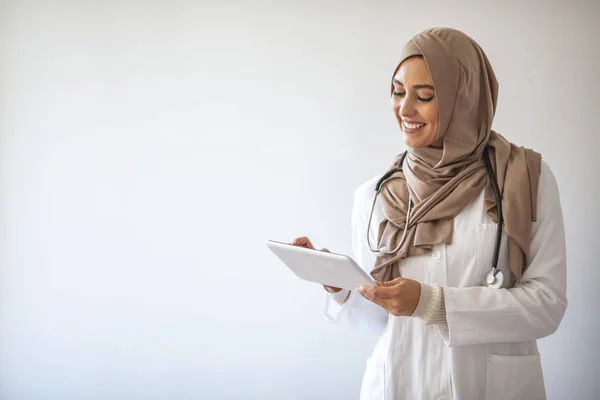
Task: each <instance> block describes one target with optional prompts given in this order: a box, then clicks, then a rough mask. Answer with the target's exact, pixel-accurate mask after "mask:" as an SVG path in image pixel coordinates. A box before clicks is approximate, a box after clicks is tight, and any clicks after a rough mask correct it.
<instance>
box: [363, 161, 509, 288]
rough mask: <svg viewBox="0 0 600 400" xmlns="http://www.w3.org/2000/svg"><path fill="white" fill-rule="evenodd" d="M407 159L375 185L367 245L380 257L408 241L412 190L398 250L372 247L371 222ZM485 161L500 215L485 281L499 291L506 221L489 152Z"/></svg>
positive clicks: (502, 279) (501, 277)
mask: <svg viewBox="0 0 600 400" xmlns="http://www.w3.org/2000/svg"><path fill="white" fill-rule="evenodd" d="M405 158H406V152H404V153H403V154H402V156H401V157H400V161H399V162H398V165H397V166H396V167H395V168H392V169H391V170H389V171H388V172H386V173H385V174H384V175H383V176H382V177H381V178H380V179H379V181H378V182H377V184H376V185H375V194H374V195H373V203H372V205H371V213H370V214H369V223H368V224H367V245H368V246H369V250H371V251H372V252H374V253H379V254H380V255H386V254H394V253H396V252H397V251H398V250H400V248H401V247H402V245H403V244H404V241H405V239H406V232H407V227H408V224H409V222H410V216H411V212H412V205H413V204H412V203H413V202H412V197H411V195H410V190H409V191H408V210H407V211H406V223H405V224H404V232H403V233H402V237H401V238H400V242H399V243H398V245H397V246H396V248H395V249H394V250H392V251H389V250H388V248H387V247H385V246H384V247H381V248H379V249H374V248H373V247H371V239H370V236H371V235H370V234H369V233H370V232H371V220H372V218H373V210H374V209H375V204H376V202H377V195H379V194H381V189H382V188H383V185H385V184H386V183H387V182H389V181H390V180H393V179H399V177H393V176H392V175H394V174H395V173H396V172H402V164H403V163H404V159H405ZM483 160H484V162H485V168H486V169H487V172H488V176H489V177H490V180H491V181H492V188H493V190H494V196H495V197H496V212H497V214H498V228H497V229H496V245H495V248H494V258H493V259H492V269H491V270H490V272H489V273H488V274H487V277H486V279H485V281H486V284H487V286H489V287H493V288H496V289H499V288H501V287H502V284H503V283H504V274H503V273H502V271H500V270H498V256H499V254H500V244H501V241H502V223H503V221H504V219H503V217H502V196H500V189H498V183H497V182H496V176H495V175H494V171H493V169H492V164H491V163H490V156H489V154H488V152H487V151H484V152H483Z"/></svg>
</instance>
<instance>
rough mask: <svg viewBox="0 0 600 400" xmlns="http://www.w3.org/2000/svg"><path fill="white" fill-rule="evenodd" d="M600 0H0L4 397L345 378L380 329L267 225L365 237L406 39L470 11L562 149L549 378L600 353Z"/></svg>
mask: <svg viewBox="0 0 600 400" xmlns="http://www.w3.org/2000/svg"><path fill="white" fill-rule="evenodd" d="M599 17H600V6H599V3H598V2H594V1H588V2H585V1H579V2H577V1H568V0H564V1H560V2H537V3H536V2H528V1H509V2H506V1H503V2H491V1H490V2H482V1H475V0H472V1H460V2H441V1H440V2H432V1H425V2H417V1H390V0H386V1H383V0H381V1H356V0H346V1H333V0H332V1H320V2H317V1H275V0H262V1H252V2H250V1H241V0H240V1H235V2H234V1H220V2H217V1H213V2H207V1H205V2H192V1H190V2H183V1H105V2H97V1H60V0H52V1H41V0H39V1H17V0H14V1H0V57H1V59H0V398H2V399H7V400H9V399H10V400H17V399H18V400H25V399H27V400H29V399H32V400H33V399H35V400H44V399H64V400H67V399H77V400H84V399H145V400H153V399H249V398H253V399H316V398H328V399H342V398H344V399H352V398H357V397H358V390H359V386H360V379H361V377H362V373H363V368H364V361H365V358H366V357H367V356H368V355H369V353H370V351H371V349H372V346H373V345H374V343H375V340H376V338H375V337H373V336H370V335H368V334H361V333H358V332H353V331H350V330H347V329H344V328H341V327H338V326H335V325H331V324H329V323H327V322H326V321H325V320H324V319H323V317H322V316H321V307H322V301H323V293H322V289H321V288H320V287H319V286H317V285H314V284H309V283H307V282H304V281H300V280H298V279H296V278H295V277H294V276H293V275H292V274H291V272H290V271H288V270H287V269H286V268H285V267H284V266H283V265H281V264H280V263H279V262H278V261H277V260H276V259H275V257H274V256H273V255H272V254H271V253H269V252H268V250H267V249H266V247H265V246H264V241H265V240H266V239H276V240H291V239H292V238H294V237H296V236H300V235H308V236H309V237H311V238H312V239H313V240H314V242H315V243H316V245H317V246H320V247H328V248H329V249H331V250H334V251H338V252H350V251H351V244H350V237H351V236H350V211H351V207H352V194H353V191H354V189H355V187H357V186H358V185H359V184H361V183H362V182H363V181H365V180H366V179H367V178H369V177H371V176H373V175H376V174H380V173H383V172H384V171H385V169H386V168H387V167H388V166H389V164H390V162H391V161H392V159H393V157H394V156H395V155H396V154H397V153H399V152H400V151H402V150H403V147H402V146H403V145H402V140H401V137H400V134H399V132H398V130H397V128H396V126H395V122H394V120H393V117H392V114H391V111H390V107H389V80H390V78H391V73H392V71H393V69H394V68H395V66H396V60H397V58H398V55H399V52H400V49H401V47H402V46H403V45H404V43H405V42H406V41H408V40H409V39H410V37H411V36H413V35H414V34H416V33H418V32H420V31H421V30H423V29H425V28H428V27H431V26H450V27H454V28H458V29H461V30H463V31H465V32H466V33H468V34H470V35H471V36H472V37H473V38H475V39H476V40H477V41H478V42H479V43H480V44H481V46H482V47H483V48H484V49H485V51H486V52H487V54H488V56H489V58H490V60H491V62H492V65H493V66H494V68H495V71H496V74H497V77H498V80H499V82H500V98H499V106H498V112H497V117H496V120H495V125H494V127H495V129H496V130H497V131H499V132H501V133H502V134H504V135H505V136H506V137H507V138H509V140H511V141H513V142H515V143H518V144H520V145H524V146H527V147H531V148H534V149H536V150H537V151H539V152H541V153H542V154H543V157H544V159H545V160H546V161H547V162H548V163H549V164H550V166H551V168H552V169H553V171H554V173H555V175H556V178H557V181H558V184H559V188H560V191H561V200H562V205H563V210H564V217H565V224H566V231H567V245H568V262H569V265H568V297H569V301H570V304H569V309H568V311H567V314H566V316H565V318H564V320H563V323H562V325H561V327H560V329H559V330H558V332H557V333H556V334H554V335H553V336H551V337H549V338H546V339H543V340H541V341H540V348H541V353H542V359H543V366H544V372H545V378H546V384H547V390H548V397H549V398H550V399H557V400H558V399H571V400H577V399H594V398H597V393H598V392H599V391H600V382H599V380H598V379H597V378H598V370H600V361H598V357H599V352H598V350H597V347H596V344H597V339H598V337H600V320H599V318H598V317H597V315H598V313H597V309H596V306H597V304H598V303H600V295H599V294H598V286H597V282H598V281H599V280H600V272H599V271H600V269H599V263H598V238H599V237H600V228H599V226H600V218H599V217H598V211H597V202H598V196H599V195H600V191H599V184H598V183H599V178H598V173H597V171H598V168H599V167H600V163H599V162H598V159H597V152H598V148H599V147H600V139H599V135H598V133H599V131H598V125H597V117H598V113H599V110H600V107H599V106H600V104H599V101H598V93H599V92H600V80H599V78H598V74H597V71H598V63H599V62H600V45H599V44H598V37H599V36H600V28H599V24H598V20H599Z"/></svg>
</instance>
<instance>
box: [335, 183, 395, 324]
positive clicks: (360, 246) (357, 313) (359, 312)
mask: <svg viewBox="0 0 600 400" xmlns="http://www.w3.org/2000/svg"><path fill="white" fill-rule="evenodd" d="M368 192H369V190H368V187H367V186H365V185H362V186H361V187H359V188H358V189H356V191H355V193H354V205H353V208H352V248H353V253H354V260H355V261H356V262H357V263H358V264H359V265H360V266H361V267H362V268H363V269H364V270H365V271H367V273H368V272H370V270H371V269H372V266H373V265H374V263H375V256H374V255H373V253H371V251H369V249H368V247H367V241H366V236H365V235H366V232H367V222H368V220H367V218H368V217H369V215H368V213H369V211H370V208H369V204H368V200H367V198H368V194H369V193H368ZM344 297H345V296H344ZM323 315H324V316H325V318H326V319H327V320H329V321H330V322H334V323H338V324H340V325H345V326H349V327H352V328H355V329H358V330H361V331H366V332H371V333H376V334H381V333H382V332H383V330H384V329H385V327H386V324H387V319H388V312H387V311H386V310H384V309H383V308H381V307H379V306H378V305H377V304H375V303H372V302H370V301H368V300H367V299H365V298H364V297H363V296H361V295H360V294H359V293H358V292H356V290H351V291H350V293H349V296H348V298H347V300H346V301H345V302H344V303H343V304H338V302H336V301H334V299H333V297H332V295H331V294H330V293H327V292H325V304H324V310H323Z"/></svg>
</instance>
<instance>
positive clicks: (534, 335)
mask: <svg viewBox="0 0 600 400" xmlns="http://www.w3.org/2000/svg"><path fill="white" fill-rule="evenodd" d="M538 193H539V194H538V218H537V222H535V223H533V225H532V232H531V248H530V261H529V265H528V266H527V268H526V269H525V271H524V273H523V275H522V277H521V279H520V280H519V281H518V282H517V283H516V284H515V286H514V287H512V288H510V289H500V290H498V289H494V288H488V287H470V288H454V287H444V288H443V290H444V302H445V307H446V319H447V321H448V331H444V330H442V329H440V330H439V332H440V334H441V335H442V337H444V340H445V342H446V344H447V345H448V346H450V347H454V346H465V345H472V344H480V343H501V342H521V341H528V340H534V339H540V338H543V337H545V336H548V335H550V334H552V333H554V332H555V331H556V330H557V329H558V326H559V324H560V322H561V320H562V317H563V315H564V313H565V311H566V308H567V297H566V246H565V232H564V224H563V216H562V210H561V205H560V199H559V192H558V187H557V184H556V180H555V178H554V175H553V174H552V172H551V170H550V168H549V167H548V165H547V164H546V163H545V162H543V163H542V173H541V176H540V186H539V190H538Z"/></svg>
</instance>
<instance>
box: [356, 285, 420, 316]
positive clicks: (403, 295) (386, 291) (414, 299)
mask: <svg viewBox="0 0 600 400" xmlns="http://www.w3.org/2000/svg"><path fill="white" fill-rule="evenodd" d="M375 282H376V283H377V286H367V285H362V286H360V287H359V288H358V293H360V294H361V295H362V296H363V297H364V298H365V299H367V300H369V301H372V302H373V303H375V304H377V305H378V306H380V307H382V308H384V309H386V310H387V311H388V312H389V313H390V314H392V315H395V316H397V317H398V316H410V315H412V314H413V313H414V312H415V310H416V309H417V305H419V298H420V297H421V283H419V282H417V281H413V280H412V279H405V278H396V279H394V280H391V281H388V282H380V281H375Z"/></svg>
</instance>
